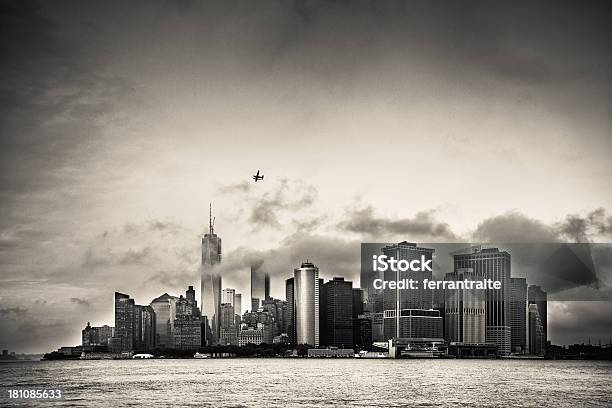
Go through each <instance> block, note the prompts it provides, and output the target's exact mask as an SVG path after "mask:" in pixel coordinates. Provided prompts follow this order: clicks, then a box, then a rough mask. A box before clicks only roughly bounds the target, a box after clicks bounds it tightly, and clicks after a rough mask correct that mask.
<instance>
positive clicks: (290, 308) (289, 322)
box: [285, 278, 296, 344]
mask: <svg viewBox="0 0 612 408" xmlns="http://www.w3.org/2000/svg"><path fill="white" fill-rule="evenodd" d="M294 294H295V279H293V278H289V279H287V280H286V281H285V298H286V299H287V314H286V316H285V320H286V326H287V331H286V333H287V336H288V337H289V343H290V344H296V343H295V341H296V337H295V296H294Z"/></svg>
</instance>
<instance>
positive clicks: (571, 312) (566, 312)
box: [548, 301, 612, 344]
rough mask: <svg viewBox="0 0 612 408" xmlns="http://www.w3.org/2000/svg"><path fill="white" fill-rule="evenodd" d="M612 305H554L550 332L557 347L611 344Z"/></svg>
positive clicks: (549, 324) (594, 303)
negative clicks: (579, 344) (577, 344)
mask: <svg viewBox="0 0 612 408" xmlns="http://www.w3.org/2000/svg"><path fill="white" fill-rule="evenodd" d="M611 308H612V302H599V301H597V302H587V301H583V302H551V303H549V306H548V332H549V333H554V339H553V341H554V343H561V344H573V343H587V342H588V341H589V340H590V341H591V342H593V343H597V342H598V341H599V340H601V341H602V343H603V342H607V341H608V340H609V337H610V333H612V314H611V313H610V310H612V309H611Z"/></svg>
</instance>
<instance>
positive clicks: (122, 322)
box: [112, 292, 156, 352]
mask: <svg viewBox="0 0 612 408" xmlns="http://www.w3.org/2000/svg"><path fill="white" fill-rule="evenodd" d="M155 320H156V319H155V312H154V311H153V309H152V308H150V307H148V306H141V305H137V304H135V303H134V299H132V298H130V297H129V296H128V295H126V294H124V293H119V292H115V336H114V337H113V340H112V343H113V344H114V345H115V347H116V351H121V352H131V351H145V350H150V349H152V348H153V347H154V346H155V341H154V340H155V339H154V333H155V327H154V325H155Z"/></svg>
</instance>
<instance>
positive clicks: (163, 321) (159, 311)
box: [151, 293, 178, 348]
mask: <svg viewBox="0 0 612 408" xmlns="http://www.w3.org/2000/svg"><path fill="white" fill-rule="evenodd" d="M177 300H178V298H177V297H176V296H171V295H169V294H167V293H164V294H163V295H161V296H160V297H158V298H155V299H153V300H152V301H151V307H152V308H153V310H154V311H155V346H156V347H160V348H173V347H174V336H173V333H174V320H175V316H176V302H177Z"/></svg>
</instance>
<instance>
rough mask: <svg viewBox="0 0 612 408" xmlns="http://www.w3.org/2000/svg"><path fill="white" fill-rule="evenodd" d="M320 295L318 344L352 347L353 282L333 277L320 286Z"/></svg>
mask: <svg viewBox="0 0 612 408" xmlns="http://www.w3.org/2000/svg"><path fill="white" fill-rule="evenodd" d="M320 296H321V310H320V313H321V323H322V324H321V326H323V327H319V334H320V336H319V337H320V339H319V342H320V344H321V345H323V346H334V347H342V348H351V347H353V283H352V282H349V281H345V280H344V278H334V279H332V280H330V281H328V282H327V283H325V284H323V285H322V286H321V294H320Z"/></svg>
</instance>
